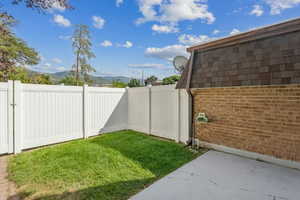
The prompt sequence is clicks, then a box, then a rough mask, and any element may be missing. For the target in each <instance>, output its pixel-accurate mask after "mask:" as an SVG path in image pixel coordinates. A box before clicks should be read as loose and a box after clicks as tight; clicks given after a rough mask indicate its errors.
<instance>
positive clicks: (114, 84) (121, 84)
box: [112, 81, 127, 88]
mask: <svg viewBox="0 0 300 200" xmlns="http://www.w3.org/2000/svg"><path fill="white" fill-rule="evenodd" d="M112 87H114V88H125V87H127V84H126V83H124V82H121V81H113V82H112Z"/></svg>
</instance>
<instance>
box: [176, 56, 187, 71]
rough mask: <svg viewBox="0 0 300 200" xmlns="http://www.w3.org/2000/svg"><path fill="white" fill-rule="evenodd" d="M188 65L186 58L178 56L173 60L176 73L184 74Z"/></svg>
mask: <svg viewBox="0 0 300 200" xmlns="http://www.w3.org/2000/svg"><path fill="white" fill-rule="evenodd" d="M187 63H188V59H187V58H186V57H184V56H176V57H175V58H174V60H173V65H174V68H175V69H176V71H178V72H180V73H181V72H183V70H184V68H185V66H186V65H187Z"/></svg>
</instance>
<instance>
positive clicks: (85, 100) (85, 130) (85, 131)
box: [83, 85, 89, 139]
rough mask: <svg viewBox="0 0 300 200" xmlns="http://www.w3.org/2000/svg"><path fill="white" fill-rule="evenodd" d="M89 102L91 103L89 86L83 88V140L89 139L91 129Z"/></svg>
mask: <svg viewBox="0 0 300 200" xmlns="http://www.w3.org/2000/svg"><path fill="white" fill-rule="evenodd" d="M88 102H89V86H88V85H84V86H83V138H85V139H86V138H88V137H89V135H88V134H89V127H88V122H89V120H88V117H89V115H88V112H89V107H88Z"/></svg>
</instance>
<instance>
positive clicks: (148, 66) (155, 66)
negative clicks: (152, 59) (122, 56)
mask: <svg viewBox="0 0 300 200" xmlns="http://www.w3.org/2000/svg"><path fill="white" fill-rule="evenodd" d="M128 67H130V68H135V69H164V68H166V67H165V65H163V64H158V63H146V64H129V65H128Z"/></svg>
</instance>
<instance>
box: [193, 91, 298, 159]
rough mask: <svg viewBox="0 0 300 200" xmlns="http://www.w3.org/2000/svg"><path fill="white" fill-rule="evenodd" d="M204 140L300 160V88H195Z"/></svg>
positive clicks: (198, 128) (199, 129)
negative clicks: (202, 114)
mask: <svg viewBox="0 0 300 200" xmlns="http://www.w3.org/2000/svg"><path fill="white" fill-rule="evenodd" d="M192 93H193V96H194V102H195V103H194V116H196V115H197V114H198V113H199V112H205V113H206V114H207V116H208V118H209V120H211V122H209V123H207V124H204V123H200V122H196V126H195V127H196V134H197V137H198V139H200V141H204V142H209V143H213V144H218V145H223V146H228V147H232V148H236V149H242V150H247V151H252V152H256V153H260V154H266V155H271V156H275V157H277V158H281V159H287V160H294V161H300V85H281V86H249V87H248V86H247V87H245V86H244V87H228V88H203V89H193V90H192Z"/></svg>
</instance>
